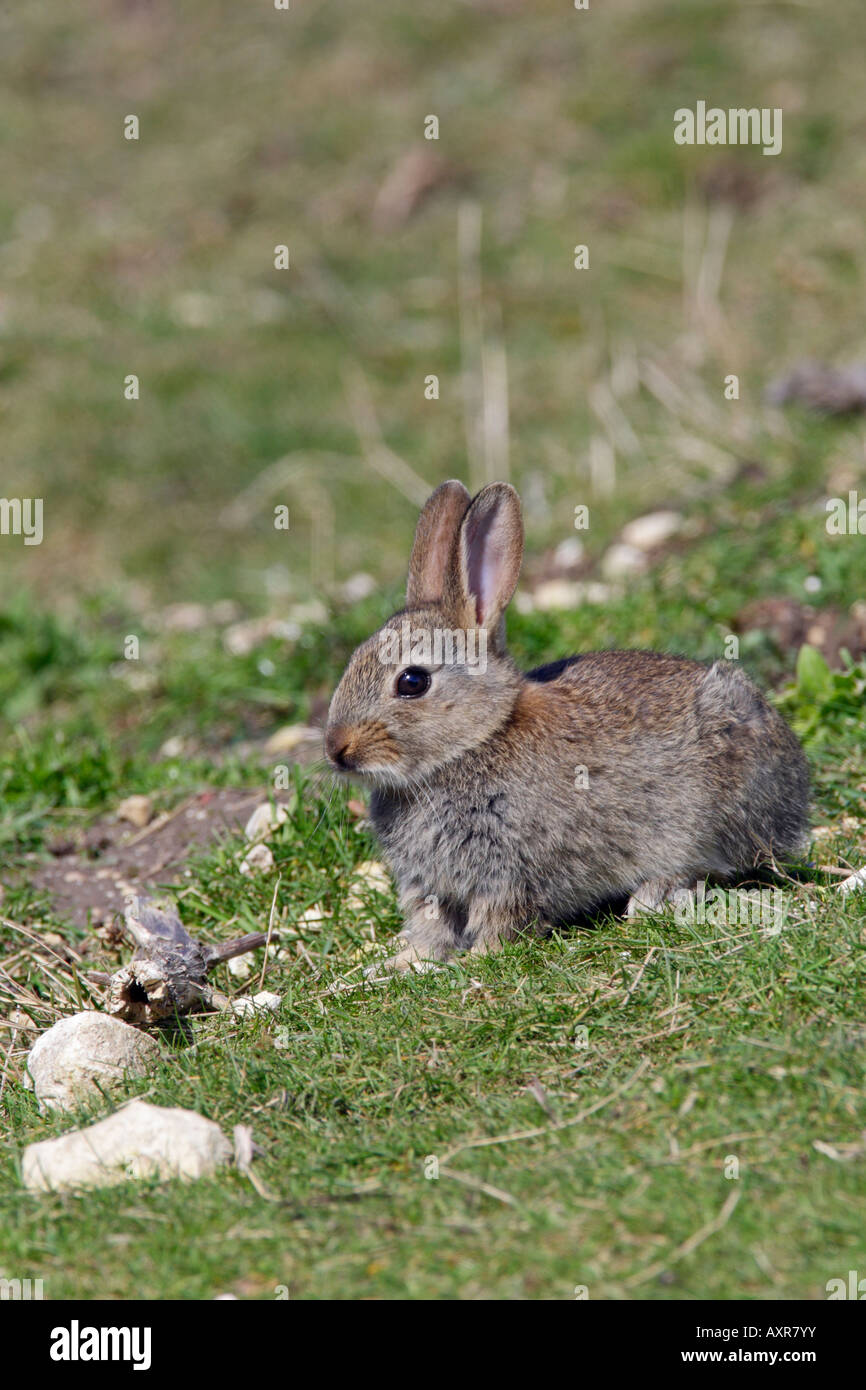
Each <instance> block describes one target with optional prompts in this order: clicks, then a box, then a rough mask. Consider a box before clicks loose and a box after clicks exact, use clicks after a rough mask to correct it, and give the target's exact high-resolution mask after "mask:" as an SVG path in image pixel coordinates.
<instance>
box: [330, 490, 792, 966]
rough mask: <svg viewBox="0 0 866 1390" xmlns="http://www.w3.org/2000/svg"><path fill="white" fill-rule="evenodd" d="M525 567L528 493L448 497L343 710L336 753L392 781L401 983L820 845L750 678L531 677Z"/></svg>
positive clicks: (645, 674)
mask: <svg viewBox="0 0 866 1390" xmlns="http://www.w3.org/2000/svg"><path fill="white" fill-rule="evenodd" d="M522 556H523V523H522V519H521V511H520V500H519V498H518V496H517V493H516V492H515V491H514V489H513V488H512V487H510V486H509V485H508V484H507V483H492V484H491V485H490V486H489V487H485V488H483V489H482V490H481V492H479V493H478V494H477V496H476V497H475V498H473V499H471V500H470V497H469V493H468V492H467V491H466V489H465V488H464V487H463V484H462V483H459V482H454V481H452V482H447V483H443V484H442V485H441V487H438V488H437V489H436V491H435V492H434V493H433V495H432V496H431V497H430V498H429V500H428V501H427V503H426V505H425V506H424V509H423V511H422V512H421V517H420V520H419V522H418V527H417V530H416V533H415V543H414V546H413V550H412V558H411V561H410V565H409V581H408V587H407V594H406V608H405V609H404V610H402V611H401V612H399V613H395V614H394V616H393V617H392V618H390V619H389V620H388V622H387V623H385V625H384V627H383V628H382V629H381V630H380V631H379V632H378V633H376V634H374V636H372V637H371V638H370V639H369V640H368V641H367V642H365V643H364V644H363V645H362V646H360V647H359V648H358V650H357V651H356V652H355V653H354V655H353V656H352V658H351V660H350V662H349V665H348V667H347V669H346V671H345V673H344V675H343V677H342V680H341V681H340V684H339V685H338V687H337V689H336V692H335V694H334V697H333V700H332V701H331V708H330V712H329V717H328V725H327V729H326V735H325V748H326V751H327V754H328V757H329V759H330V761H331V762H332V764H333V765H334V766H335V767H336V768H338V769H339V770H340V771H343V772H348V773H353V774H356V775H357V776H359V777H361V778H362V779H363V780H364V781H366V782H368V783H369V784H371V785H372V788H373V794H372V800H371V805H370V815H371V819H372V821H373V824H374V826H375V828H376V831H377V834H378V836H379V839H380V841H381V843H382V846H383V849H384V852H385V856H386V858H387V859H388V861H389V863H390V865H391V869H392V870H393V873H394V877H395V879H396V882H397V886H398V891H399V897H400V905H401V909H402V911H403V913H404V915H405V926H404V928H403V932H402V936H401V938H399V944H400V950H399V951H398V952H397V954H396V955H395V956H393V958H392V959H391V960H390V961H388V962H387V963H386V964H387V967H388V968H391V969H396V970H405V969H408V968H409V967H410V966H411V965H413V964H414V963H415V962H416V961H419V960H424V959H427V960H430V959H432V960H445V959H447V958H448V957H449V956H450V955H451V954H452V953H453V952H454V951H455V950H458V949H460V948H469V949H470V950H472V951H475V952H486V951H490V950H493V949H496V948H497V947H498V946H499V945H500V944H501V943H502V942H504V941H508V940H510V939H511V938H512V937H513V936H514V935H515V933H516V932H518V931H520V930H521V929H522V928H527V927H531V928H533V929H535V930H540V931H547V930H549V929H550V928H551V927H553V926H557V925H566V924H568V923H570V922H573V921H574V920H575V918H578V917H580V916H581V915H583V914H585V913H586V912H587V911H588V910H590V909H593V908H596V907H599V906H600V905H602V904H604V903H606V902H611V901H613V900H616V899H623V900H624V899H625V898H630V902H629V912H630V913H632V912H634V911H637V910H639V909H640V908H641V907H646V908H650V909H653V908H658V907H660V906H661V905H662V904H663V903H664V902H666V901H669V900H674V901H676V900H677V895H678V894H682V892H683V890H688V889H689V888H694V886H695V884H696V882H698V881H700V880H703V879H704V878H706V877H707V876H713V877H714V878H721V879H730V878H731V877H732V876H734V875H736V874H737V873H738V872H740V871H743V870H748V869H751V868H752V867H753V866H755V865H757V864H759V863H760V862H762V861H766V860H769V859H770V858H778V859H784V858H786V857H789V856H792V855H795V854H796V853H797V852H798V851H801V850H802V849H803V847H804V843H805V837H806V830H807V824H808V820H807V815H808V797H809V778H808V771H807V766H806V760H805V758H804V756H803V752H802V750H801V748H800V745H799V743H798V741H797V739H796V738H795V736H794V734H793V733H792V732H791V730H790V729H789V728H788V725H787V724H786V723H785V721H784V720H783V719H782V718H781V716H780V715H779V714H777V713H776V711H775V710H773V709H772V708H771V707H770V706H769V705H768V704H767V703H766V701H765V700H764V699H763V698H762V696H761V695H760V694H759V693H758V691H757V690H756V689H755V687H754V686H753V685H752V684H751V682H750V681H749V680H747V678H746V677H745V676H744V675H743V674H742V672H741V671H740V670H739V669H738V668H737V667H736V666H735V665H734V664H733V663H730V662H727V661H717V662H716V663H715V664H714V665H712V666H709V667H707V666H704V665H702V664H701V663H699V662H697V661H690V660H687V659H685V658H684V657H678V656H665V655H661V654H657V653H654V652H643V651H601V652H587V653H585V654H583V655H580V656H571V657H566V658H565V659H563V660H560V661H555V662H553V663H552V664H551V665H549V666H541V667H539V668H538V669H537V670H534V671H529V672H526V673H524V672H522V671H519V670H518V669H517V668H516V666H515V665H514V663H513V661H512V660H511V658H510V657H509V656H508V653H507V652H506V650H505V629H504V621H503V615H504V613H505V609H506V607H507V605H508V602H509V600H510V599H511V596H512V594H513V592H514V588H515V585H516V584H517V577H518V574H519V572H520V564H521V559H522ZM437 634H438V635H439V642H438V645H437V641H436V638H437ZM449 639H450V648H449ZM464 648H465V650H464Z"/></svg>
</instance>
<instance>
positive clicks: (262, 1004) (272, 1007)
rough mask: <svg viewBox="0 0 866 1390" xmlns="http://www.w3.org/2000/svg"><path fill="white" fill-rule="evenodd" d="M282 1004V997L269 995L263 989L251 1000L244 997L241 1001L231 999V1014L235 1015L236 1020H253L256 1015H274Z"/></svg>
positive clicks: (267, 991) (268, 992)
mask: <svg viewBox="0 0 866 1390" xmlns="http://www.w3.org/2000/svg"><path fill="white" fill-rule="evenodd" d="M282 1002H283V999H282V995H280V994H271V993H270V991H269V990H267V989H263V990H261V991H260V993H259V994H254V995H253V997H252V998H251V999H250V998H249V996H246V995H245V996H244V997H243V998H242V999H233V1000H232V1013H234V1014H237V1016H238V1018H253V1017H254V1016H255V1015H256V1014H275V1013H277V1012H278V1010H279V1007H280V1004H281V1003H282Z"/></svg>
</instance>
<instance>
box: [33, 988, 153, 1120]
mask: <svg viewBox="0 0 866 1390" xmlns="http://www.w3.org/2000/svg"><path fill="white" fill-rule="evenodd" d="M160 1055H161V1049H160V1046H159V1043H158V1042H156V1040H155V1039H154V1038H152V1037H149V1036H148V1034H146V1033H141V1032H139V1030H138V1029H137V1028H131V1027H130V1025H129V1024H128V1023H121V1021H120V1019H117V1018H111V1017H110V1016H109V1015H108V1014H100V1013H95V1012H87V1013H80V1014H73V1015H72V1016H71V1017H70V1018H62V1019H61V1020H60V1021H59V1023H55V1024H54V1026H53V1028H49V1029H48V1032H47V1033H43V1034H42V1037H41V1038H38V1039H37V1041H36V1042H35V1043H34V1045H33V1047H32V1048H31V1049H30V1053H29V1055H28V1058H27V1070H28V1072H29V1074H30V1077H31V1080H32V1081H33V1089H34V1091H35V1092H36V1098H37V1100H38V1101H39V1103H40V1105H41V1106H42V1107H44V1108H46V1109H50V1110H73V1109H74V1108H75V1106H76V1105H78V1104H80V1103H81V1102H82V1101H86V1100H96V1099H98V1097H99V1096H100V1095H101V1094H102V1093H103V1092H104V1091H105V1090H112V1089H114V1088H115V1087H117V1086H119V1085H122V1083H123V1082H124V1080H126V1079H127V1078H130V1077H141V1076H147V1075H148V1073H149V1072H150V1071H151V1070H152V1069H153V1067H154V1066H155V1065H156V1064H157V1062H158V1061H159V1059H160Z"/></svg>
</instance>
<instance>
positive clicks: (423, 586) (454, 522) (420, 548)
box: [406, 478, 469, 608]
mask: <svg viewBox="0 0 866 1390" xmlns="http://www.w3.org/2000/svg"><path fill="white" fill-rule="evenodd" d="M468 506H469V493H468V492H467V491H466V489H465V487H464V486H463V484H462V483H460V482H458V481H457V479H456V478H450V479H449V480H448V482H447V483H440V485H439V487H437V489H436V491H435V492H434V493H432V494H431V495H430V496H429V497H428V498H427V501H426V502H425V503H424V506H423V508H422V509H421V515H420V516H419V518H418V525H417V527H416V528H415V542H414V544H413V546H412V557H411V559H410V561H409V578H408V580H407V583H406V605H407V607H409V608H417V607H420V605H421V604H423V603H436V602H438V601H439V599H441V597H442V589H443V586H444V584H445V574H446V571H447V569H448V558H449V556H450V555H451V552H452V550H453V548H454V538H455V536H456V535H457V528H458V526H459V525H460V522H461V520H462V519H463V515H464V513H465V511H466V508H467V507H468Z"/></svg>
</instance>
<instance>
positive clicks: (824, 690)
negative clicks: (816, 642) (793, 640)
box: [797, 642, 833, 705]
mask: <svg viewBox="0 0 866 1390" xmlns="http://www.w3.org/2000/svg"><path fill="white" fill-rule="evenodd" d="M832 693H833V675H832V672H831V670H830V667H829V666H828V665H827V663H826V661H825V660H824V658H823V656H822V655H821V653H820V652H819V651H818V649H817V648H816V647H810V646H809V644H808V642H804V643H803V645H802V647H801V648H800V650H799V652H798V653H797V694H798V696H799V697H800V699H801V700H803V701H805V702H807V703H808V704H813V705H820V704H822V703H823V701H824V700H827V699H829V698H830V696H831V694H832Z"/></svg>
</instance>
